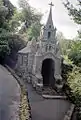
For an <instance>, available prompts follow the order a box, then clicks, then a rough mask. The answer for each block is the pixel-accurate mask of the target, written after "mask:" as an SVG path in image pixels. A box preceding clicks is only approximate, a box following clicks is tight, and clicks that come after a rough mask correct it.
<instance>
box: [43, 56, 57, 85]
mask: <svg viewBox="0 0 81 120" xmlns="http://www.w3.org/2000/svg"><path fill="white" fill-rule="evenodd" d="M54 69H55V64H54V61H53V60H52V59H50V58H47V59H45V60H44V61H43V62H42V69H41V74H42V77H43V86H53V85H54V71H55V70H54Z"/></svg>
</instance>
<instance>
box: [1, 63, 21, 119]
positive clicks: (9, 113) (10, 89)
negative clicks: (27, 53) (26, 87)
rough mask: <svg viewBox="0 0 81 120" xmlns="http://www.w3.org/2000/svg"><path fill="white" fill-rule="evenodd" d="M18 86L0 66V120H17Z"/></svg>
mask: <svg viewBox="0 0 81 120" xmlns="http://www.w3.org/2000/svg"><path fill="white" fill-rule="evenodd" d="M20 92H21V90H20V86H19V85H18V83H17V81H16V80H15V78H14V77H13V76H12V75H11V74H10V72H8V71H7V69H6V68H4V67H3V66H1V65H0V120H19V115H18V112H19V104H20Z"/></svg>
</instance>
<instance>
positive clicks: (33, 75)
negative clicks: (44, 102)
mask: <svg viewBox="0 0 81 120" xmlns="http://www.w3.org/2000/svg"><path fill="white" fill-rule="evenodd" d="M28 73H29V74H31V75H33V76H34V77H36V76H35V75H34V74H33V73H31V72H28ZM36 78H37V77H36ZM37 79H38V80H41V79H40V78H37Z"/></svg>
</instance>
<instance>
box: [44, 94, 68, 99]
mask: <svg viewBox="0 0 81 120" xmlns="http://www.w3.org/2000/svg"><path fill="white" fill-rule="evenodd" d="M42 97H43V98H46V99H67V96H58V95H57V96H56V95H44V94H43V95H42Z"/></svg>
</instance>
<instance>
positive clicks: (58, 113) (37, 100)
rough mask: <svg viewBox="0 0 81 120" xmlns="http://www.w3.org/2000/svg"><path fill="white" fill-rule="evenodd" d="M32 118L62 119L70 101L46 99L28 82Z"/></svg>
mask: <svg viewBox="0 0 81 120" xmlns="http://www.w3.org/2000/svg"><path fill="white" fill-rule="evenodd" d="M27 89H28V97H29V101H30V106H31V114H32V120H63V118H64V115H65V113H66V112H67V110H68V109H69V107H70V103H69V102H68V101H65V100H59V99H55V100H54V99H53V100H46V99H44V98H42V96H40V95H38V94H37V93H36V91H35V90H34V89H33V88H32V86H31V85H30V84H28V85H27Z"/></svg>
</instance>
